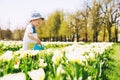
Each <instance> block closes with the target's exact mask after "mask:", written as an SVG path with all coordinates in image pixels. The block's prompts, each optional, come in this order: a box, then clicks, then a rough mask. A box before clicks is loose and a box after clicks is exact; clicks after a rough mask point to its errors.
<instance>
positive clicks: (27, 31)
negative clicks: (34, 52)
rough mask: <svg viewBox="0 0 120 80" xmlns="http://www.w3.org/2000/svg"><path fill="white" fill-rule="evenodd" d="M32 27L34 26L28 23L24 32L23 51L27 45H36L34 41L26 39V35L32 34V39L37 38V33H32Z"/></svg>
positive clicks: (26, 48)
mask: <svg viewBox="0 0 120 80" xmlns="http://www.w3.org/2000/svg"><path fill="white" fill-rule="evenodd" d="M33 27H34V26H33V25H32V24H31V23H30V24H29V25H28V26H27V28H26V30H25V33H24V37H23V50H28V44H29V43H36V41H34V40H32V39H31V38H29V37H28V33H32V34H33V36H34V37H37V33H36V32H34V30H33Z"/></svg>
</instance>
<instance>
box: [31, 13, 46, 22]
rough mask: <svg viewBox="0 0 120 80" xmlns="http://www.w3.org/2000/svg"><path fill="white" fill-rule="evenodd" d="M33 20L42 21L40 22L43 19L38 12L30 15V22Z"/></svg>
mask: <svg viewBox="0 0 120 80" xmlns="http://www.w3.org/2000/svg"><path fill="white" fill-rule="evenodd" d="M35 19H42V20H44V18H43V17H42V16H41V14H40V13H39V12H34V13H32V15H31V17H30V21H31V20H35Z"/></svg>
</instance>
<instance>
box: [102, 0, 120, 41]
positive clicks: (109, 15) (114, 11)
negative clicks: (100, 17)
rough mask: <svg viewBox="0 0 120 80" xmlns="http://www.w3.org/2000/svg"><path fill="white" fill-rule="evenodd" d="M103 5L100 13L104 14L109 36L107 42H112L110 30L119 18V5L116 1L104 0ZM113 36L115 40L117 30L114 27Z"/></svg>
mask: <svg viewBox="0 0 120 80" xmlns="http://www.w3.org/2000/svg"><path fill="white" fill-rule="evenodd" d="M103 2H104V4H103V6H102V12H103V14H104V21H105V24H106V27H107V31H108V35H109V41H110V42H111V41H112V36H111V34H112V33H111V28H112V26H113V25H114V24H116V23H117V22H118V21H117V20H118V19H119V17H120V11H119V8H120V7H119V4H120V2H118V0H105V1H103ZM115 27H116V29H115V35H116V38H117V34H118V28H117V26H115ZM116 40H117V39H116Z"/></svg>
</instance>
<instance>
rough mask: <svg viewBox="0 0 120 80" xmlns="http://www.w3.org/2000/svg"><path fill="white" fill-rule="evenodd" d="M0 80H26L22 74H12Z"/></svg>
mask: <svg viewBox="0 0 120 80" xmlns="http://www.w3.org/2000/svg"><path fill="white" fill-rule="evenodd" d="M0 80H26V76H25V74H24V73H22V72H21V73H14V74H8V75H5V76H3V77H1V78H0Z"/></svg>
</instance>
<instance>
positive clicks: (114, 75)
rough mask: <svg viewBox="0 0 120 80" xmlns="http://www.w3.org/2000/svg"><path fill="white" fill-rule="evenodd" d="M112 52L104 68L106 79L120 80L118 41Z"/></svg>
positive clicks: (119, 45) (119, 47) (119, 49)
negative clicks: (106, 66)
mask: <svg viewBox="0 0 120 80" xmlns="http://www.w3.org/2000/svg"><path fill="white" fill-rule="evenodd" d="M113 51H114V52H113V54H111V55H110V60H109V61H108V68H107V69H106V70H105V73H106V76H107V80H120V43H116V44H115V45H114V47H113Z"/></svg>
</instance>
